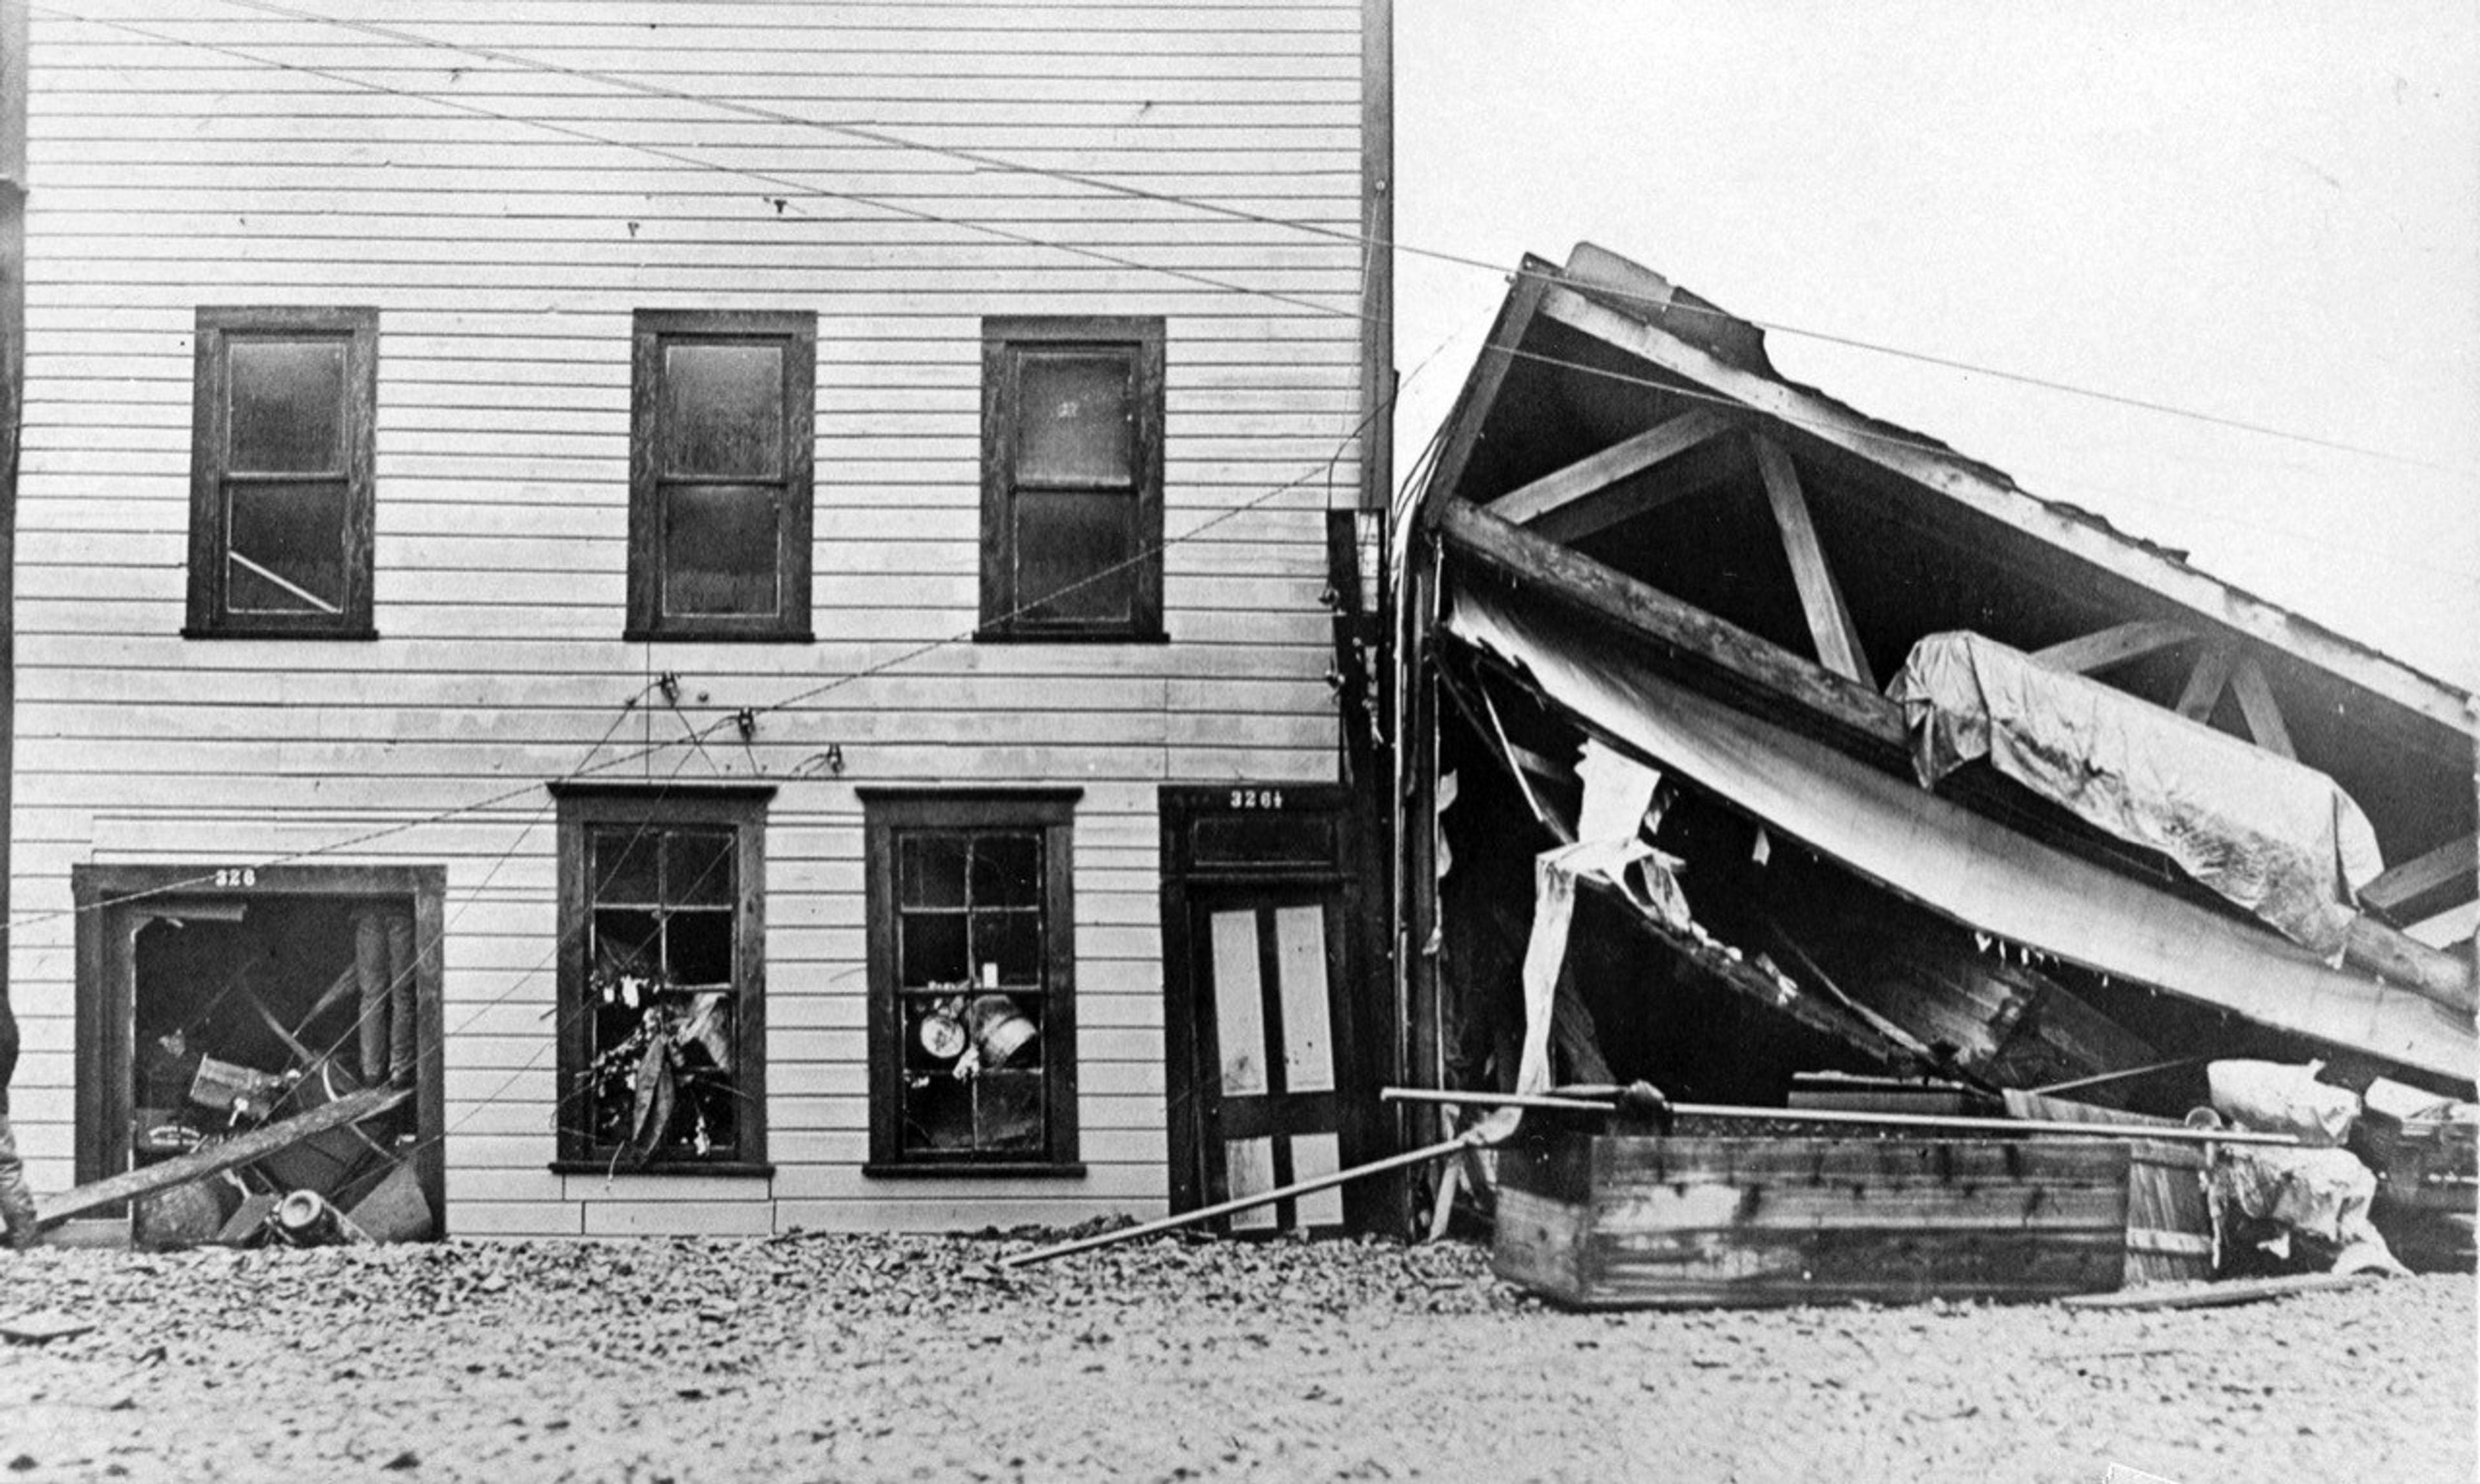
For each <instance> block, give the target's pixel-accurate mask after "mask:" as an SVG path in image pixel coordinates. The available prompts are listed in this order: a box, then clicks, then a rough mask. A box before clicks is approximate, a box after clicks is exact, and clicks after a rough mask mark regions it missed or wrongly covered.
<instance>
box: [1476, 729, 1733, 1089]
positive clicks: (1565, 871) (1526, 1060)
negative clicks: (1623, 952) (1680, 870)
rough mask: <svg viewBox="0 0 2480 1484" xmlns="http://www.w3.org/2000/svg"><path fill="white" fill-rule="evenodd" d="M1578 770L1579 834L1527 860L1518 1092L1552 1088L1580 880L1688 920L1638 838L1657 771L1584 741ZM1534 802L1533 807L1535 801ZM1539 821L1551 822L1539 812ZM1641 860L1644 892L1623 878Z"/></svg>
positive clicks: (1672, 919) (1665, 866)
mask: <svg viewBox="0 0 2480 1484" xmlns="http://www.w3.org/2000/svg"><path fill="white" fill-rule="evenodd" d="M1493 714H1495V713H1493ZM1511 761H1512V759H1511ZM1576 774H1577V777H1578V778H1580V779H1582V780H1583V781H1584V785H1585V797H1584V802H1583V803H1582V805H1580V806H1578V808H1577V811H1576V833H1577V834H1578V836H1579V838H1578V840H1577V841H1576V843H1575V844H1573V845H1563V846H1560V847H1559V848H1558V849H1556V850H1546V851H1543V852H1542V853H1541V854H1540V855H1538V856H1537V857H1534V859H1533V936H1532V938H1531V939H1530V940H1529V941H1528V942H1527V943H1526V944H1525V947H1524V1055H1523V1059H1522V1060H1521V1061H1520V1062H1518V1063H1517V1068H1516V1077H1515V1090H1516V1091H1518V1092H1524V1093H1535V1092H1546V1091H1548V1090H1549V1088H1550V1032H1551V1022H1552V1020H1553V1018H1554V1016H1553V1005H1554V1003H1555V1001H1556V1000H1557V998H1558V991H1559V971H1560V970H1561V969H1562V968H1563V967H1564V966H1565V964H1566V962H1567V930H1568V928H1569V926H1570V925H1571V924H1572V923H1573V922H1574V921H1575V916H1576V882H1577V880H1578V879H1579V878H1581V877H1585V876H1597V877H1600V878H1601V879H1602V880H1604V881H1606V882H1609V883H1612V884H1613V885H1615V886H1616V887H1618V888H1619V890H1621V891H1623V892H1625V893H1626V894H1627V896H1628V899H1629V900H1630V901H1632V902H1635V903H1636V904H1637V905H1638V906H1639V907H1640V908H1643V909H1644V910H1645V911H1647V912H1649V913H1651V914H1653V915H1655V916H1658V917H1661V918H1663V919H1664V920H1666V921H1668V922H1669V923H1670V924H1671V925H1672V926H1674V927H1678V928H1682V929H1684V928H1686V927H1687V925H1688V902H1687V899H1686V898H1684V897H1682V896H1681V895H1680V893H1679V883H1678V882H1677V881H1676V880H1674V879H1673V878H1672V876H1671V874H1670V869H1669V868H1670V865H1671V864H1672V863H1673V862H1672V861H1671V860H1670V857H1666V856H1663V855H1661V854H1660V853H1659V852H1657V851H1656V850H1654V848H1653V847H1652V846H1651V845H1649V844H1647V843H1646V842H1645V841H1644V839H1643V838H1642V832H1641V830H1640V826H1641V825H1642V824H1643V822H1644V816H1645V811H1646V810H1647V809H1649V808H1651V807H1652V806H1653V791H1654V790H1655V789H1656V788H1657V787H1659V786H1661V783H1662V775H1661V774H1659V773H1656V772H1654V771H1653V770H1652V769H1651V768H1648V767H1646V766H1644V765H1643V764H1642V763H1640V762H1638V761H1637V760H1636V759H1635V758H1633V757H1629V756H1626V755H1623V754H1620V753H1616V752H1614V751H1612V750H1611V749H1610V748H1607V747H1604V746H1603V745H1602V744H1601V743H1600V742H1599V741H1598V740H1590V739H1589V740H1588V741H1587V742H1586V743H1585V747H1584V755H1583V757H1582V759H1581V760H1580V761H1579V763H1578V765H1577V768H1576ZM1535 808H1536V809H1538V808H1539V805H1538V803H1536V805H1535ZM1542 823H1544V824H1545V825H1546V824H1550V823H1552V822H1551V821H1550V820H1548V819H1547V818H1545V819H1543V821H1542ZM1640 863H1641V865H1642V867H1643V872H1642V875H1643V880H1644V883H1645V889H1644V890H1642V891H1640V890H1638V889H1637V888H1636V887H1635V886H1634V885H1632V884H1631V883H1629V880H1628V867H1629V866H1632V865H1638V864H1640Z"/></svg>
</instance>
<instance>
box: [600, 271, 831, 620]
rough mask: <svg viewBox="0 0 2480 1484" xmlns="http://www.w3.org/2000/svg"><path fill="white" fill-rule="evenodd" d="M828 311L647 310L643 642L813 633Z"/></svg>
mask: <svg viewBox="0 0 2480 1484" xmlns="http://www.w3.org/2000/svg"><path fill="white" fill-rule="evenodd" d="M817 335H818V328H817V317H816V316H815V315H814V314H810V313H806V312H778V311H764V312H729V313H727V312H721V311H715V312H699V311H688V310H655V309H641V310H639V311H637V314H636V319H635V326H634V336H633V341H634V347H633V355H632V361H633V397H632V402H631V412H632V431H631V437H630V448H629V627H628V633H627V637H629V638H632V639H760V640H796V641H800V640H807V639H808V638H809V637H810V525H811V512H810V498H811V463H812V458H813V451H814V438H815V433H814V421H815V420H814V412H815V407H816V399H817V370H816V367H817Z"/></svg>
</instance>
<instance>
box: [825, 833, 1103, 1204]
mask: <svg viewBox="0 0 2480 1484" xmlns="http://www.w3.org/2000/svg"><path fill="white" fill-rule="evenodd" d="M865 808H866V810H867V811H868V820H869V826H868V837H869V851H870V923H871V964H870V992H871V1006H870V1011H871V1034H872V1039H871V1050H872V1055H871V1068H870V1073H871V1083H872V1090H873V1094H874V1095H873V1099H872V1113H871V1128H870V1149H871V1161H872V1164H873V1166H897V1165H904V1166H918V1167H930V1168H942V1167H960V1168H971V1167H977V1166H980V1167H990V1166H1005V1167H1019V1166H1054V1167H1055V1166H1063V1165H1072V1164H1073V1162H1074V1160H1075V1157H1076V1126H1075V1122H1076V1120H1075V1096H1074V1092H1075V1034H1074V985H1073V984H1072V976H1073V969H1074V962H1075V956H1074V950H1073V944H1072V928H1071V927H1070V922H1071V916H1070V912H1071V907H1070V885H1069V882H1070V862H1069V859H1068V852H1069V848H1070V840H1069V834H1070V819H1071V810H1072V796H1071V795H1066V794H1061V793H1058V792H1055V791H1045V792H1042V793H1037V794H1031V795H1004V796H979V795H964V796H958V795H933V794H925V795H909V796H879V797H875V798H872V797H868V796H865Z"/></svg>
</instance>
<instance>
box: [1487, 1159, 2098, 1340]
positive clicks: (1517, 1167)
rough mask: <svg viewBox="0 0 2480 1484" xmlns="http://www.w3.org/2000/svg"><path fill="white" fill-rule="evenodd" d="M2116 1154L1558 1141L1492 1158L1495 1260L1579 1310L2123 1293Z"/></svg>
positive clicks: (1514, 1277) (1505, 1271)
mask: <svg viewBox="0 0 2480 1484" xmlns="http://www.w3.org/2000/svg"><path fill="white" fill-rule="evenodd" d="M2128 1159H2129V1156H2128V1150H2127V1147H2126V1146H2125V1145H2124V1144H2119V1143H2114V1142H2100V1141H2092V1142H2086V1141H2082V1140H2077V1141H2074V1142H2064V1141H2062V1142H2059V1143H2054V1144H2051V1143H2033V1142H2028V1141H2023V1140H2005V1139H1664V1138H1656V1137H1631V1136H1617V1135H1587V1134H1573V1133H1566V1134H1554V1135H1550V1136H1547V1137H1543V1138H1536V1139H1520V1140H1519V1141H1518V1142H1515V1143H1512V1144H1509V1145H1507V1146H1505V1147H1503V1148H1501V1149H1500V1151H1499V1157H1498V1167H1499V1182H1500V1185H1499V1198H1498V1219H1497V1235H1496V1241H1495V1250H1494V1254H1493V1261H1492V1266H1493V1267H1494V1268H1495V1269H1496V1271H1497V1273H1498V1275H1499V1276H1500V1277H1502V1278H1506V1279H1508V1280H1509V1281H1511V1282H1513V1283H1517V1284H1521V1285H1522V1286H1524V1287H1525V1288H1528V1289H1531V1290H1532V1291H1534V1292H1537V1293H1540V1294H1541V1295H1543V1296H1544V1297H1547V1298H1549V1299H1551V1300H1553V1301H1554V1302H1557V1303H1561V1304H1565V1305H1569V1306H1572V1307H1576V1308H1588V1309H1590V1308H1696V1307H1729V1308H1736V1307H1758V1306H1772V1305H1784V1304H1811V1303H1833V1302H1848V1301H1852V1300H1862V1299H1865V1300H1868V1301H1871V1302H1875V1303H1914V1302H1920V1301H1923V1300H1926V1299H1930V1298H1953V1299H1964V1298H1990V1299H2043V1298H2054V1297H2057V1296H2060V1295H2062V1294H2068V1293H2089V1292H2104V1291H2107V1290H2112V1289H2115V1288H2117V1287H2118V1286H2119V1281H2120V1274H2121V1271H2122V1268H2123V1267H2124V1265H2125V1262H2126V1253H2127V1191H2128V1184H2127V1174H2128Z"/></svg>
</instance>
